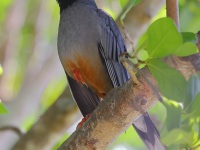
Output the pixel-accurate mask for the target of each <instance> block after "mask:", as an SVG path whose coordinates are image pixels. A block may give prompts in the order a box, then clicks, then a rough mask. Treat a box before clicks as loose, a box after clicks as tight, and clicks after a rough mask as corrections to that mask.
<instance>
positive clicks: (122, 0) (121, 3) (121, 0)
mask: <svg viewBox="0 0 200 150" xmlns="http://www.w3.org/2000/svg"><path fill="white" fill-rule="evenodd" d="M128 2H129V0H120V5H121V7H122V8H124V7H125V6H126V5H127V4H128Z"/></svg>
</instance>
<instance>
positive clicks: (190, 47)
mask: <svg viewBox="0 0 200 150" xmlns="http://www.w3.org/2000/svg"><path fill="white" fill-rule="evenodd" d="M196 53H198V48H197V46H196V45H195V44H194V43H191V42H186V43H184V44H183V45H181V46H180V47H179V48H178V49H177V50H176V51H174V52H173V54H174V55H176V56H181V57H184V56H189V55H193V54H196Z"/></svg>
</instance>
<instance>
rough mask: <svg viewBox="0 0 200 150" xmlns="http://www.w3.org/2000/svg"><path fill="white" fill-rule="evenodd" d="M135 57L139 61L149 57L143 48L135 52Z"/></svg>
mask: <svg viewBox="0 0 200 150" xmlns="http://www.w3.org/2000/svg"><path fill="white" fill-rule="evenodd" d="M137 58H138V59H139V60H141V61H146V60H147V59H148V58H149V54H148V52H147V51H145V50H140V51H138V53H137Z"/></svg>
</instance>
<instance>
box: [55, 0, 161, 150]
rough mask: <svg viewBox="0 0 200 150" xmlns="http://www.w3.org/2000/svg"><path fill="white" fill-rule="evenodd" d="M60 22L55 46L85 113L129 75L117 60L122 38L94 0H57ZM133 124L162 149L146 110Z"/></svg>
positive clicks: (154, 149)
mask: <svg viewBox="0 0 200 150" xmlns="http://www.w3.org/2000/svg"><path fill="white" fill-rule="evenodd" d="M57 2H58V5H59V7H60V22H59V29H58V38H57V47H58V55H59V58H60V61H61V64H62V66H63V68H64V71H65V73H66V77H67V80H68V84H69V87H70V90H71V93H72V96H73V98H74V100H75V101H76V103H77V105H78V107H79V109H80V111H81V113H82V115H83V116H84V117H87V115H88V114H91V113H92V112H93V111H94V109H95V108H96V107H97V106H98V104H99V103H100V102H101V100H102V99H104V97H105V95H106V94H107V93H108V92H109V91H110V90H111V89H113V88H115V87H119V86H121V85H123V84H124V83H125V82H127V81H128V80H129V78H130V76H129V74H128V72H127V71H126V69H125V68H124V67H123V65H122V63H121V62H120V55H121V54H122V53H126V52H127V49H126V45H125V41H124V39H123V37H122V35H121V33H120V30H119V28H118V27H117V25H116V23H115V21H114V20H113V19H112V17H111V16H110V15H109V14H107V13H106V12H105V11H103V10H102V9H99V8H98V7H97V5H96V3H95V1H94V0H57ZM133 127H134V128H135V130H136V131H137V133H138V135H139V136H140V138H141V139H142V141H143V142H144V144H145V145H146V148H147V149H149V150H165V146H164V145H163V144H162V143H161V141H160V135H159V132H158V130H157V129H156V127H155V125H154V124H153V122H152V121H151V119H150V117H149V115H148V113H145V114H143V115H141V117H139V118H138V119H137V120H136V121H134V122H133Z"/></svg>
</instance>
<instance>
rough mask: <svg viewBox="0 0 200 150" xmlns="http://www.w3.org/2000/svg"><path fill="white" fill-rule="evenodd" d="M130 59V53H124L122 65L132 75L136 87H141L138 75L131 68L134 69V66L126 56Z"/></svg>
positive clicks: (121, 56)
mask: <svg viewBox="0 0 200 150" xmlns="http://www.w3.org/2000/svg"><path fill="white" fill-rule="evenodd" d="M127 55H128V57H129V54H128V53H122V54H121V55H120V60H121V62H122V64H123V65H124V67H125V68H126V70H127V71H128V73H129V74H130V76H131V79H132V80H133V83H135V84H136V85H138V86H139V85H140V82H139V81H138V79H137V77H136V75H135V72H134V70H133V69H131V67H130V66H132V67H133V68H134V64H133V63H132V62H131V61H130V60H129V59H127V58H126V57H125V56H127Z"/></svg>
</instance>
